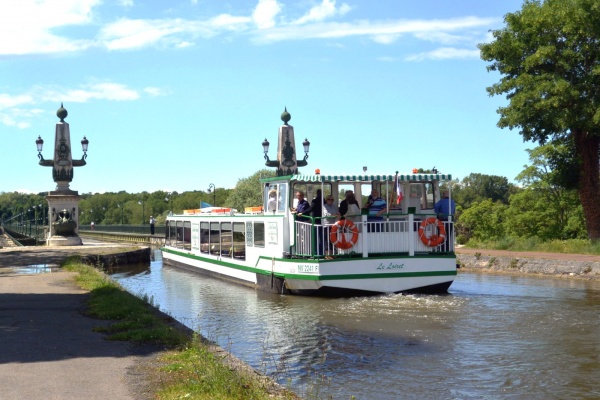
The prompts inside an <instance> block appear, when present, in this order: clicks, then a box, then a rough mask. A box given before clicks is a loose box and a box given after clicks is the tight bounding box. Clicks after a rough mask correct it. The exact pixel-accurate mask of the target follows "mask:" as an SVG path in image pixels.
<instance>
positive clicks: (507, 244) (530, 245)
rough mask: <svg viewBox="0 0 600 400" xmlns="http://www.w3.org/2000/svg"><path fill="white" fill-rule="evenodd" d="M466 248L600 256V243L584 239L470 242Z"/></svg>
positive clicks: (508, 239) (506, 239)
mask: <svg viewBox="0 0 600 400" xmlns="http://www.w3.org/2000/svg"><path fill="white" fill-rule="evenodd" d="M465 246H466V247H470V248H474V249H490V250H512V251H541V252H547V253H566V254H594V255H600V242H597V241H595V242H592V241H590V240H583V239H570V240H551V241H547V242H543V241H541V240H539V239H538V238H535V237H532V238H528V239H514V238H505V239H501V240H496V241H487V242H480V241H475V240H470V241H469V242H468V243H467V244H466V245H465Z"/></svg>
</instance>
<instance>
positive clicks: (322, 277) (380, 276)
mask: <svg viewBox="0 0 600 400" xmlns="http://www.w3.org/2000/svg"><path fill="white" fill-rule="evenodd" d="M162 251H164V252H167V253H171V254H175V255H178V256H181V257H185V258H190V259H194V260H198V261H201V262H206V263H209V264H215V265H220V266H222V267H227V268H233V269H236V270H240V271H246V272H253V273H257V274H261V275H271V271H267V270H264V269H260V268H255V267H247V266H244V265H238V264H233V263H230V262H226V261H219V260H215V259H212V258H206V257H200V256H196V255H193V254H189V253H183V252H179V251H175V250H171V249H165V248H163V249H162ZM406 258H409V257H406ZM411 258H413V257H411ZM427 258H434V257H431V256H428V257H427ZM435 258H454V256H440V257H435ZM260 259H267V260H269V261H271V260H273V258H270V257H260V258H259V260H260ZM382 259H385V258H383V257H382ZM275 260H276V261H278V262H285V263H297V262H299V261H301V262H302V263H314V264H322V263H323V262H320V261H318V260H290V259H287V258H275ZM340 261H342V260H340ZM356 261H358V260H356ZM331 262H335V261H331ZM257 264H258V261H257ZM456 274H457V273H456V270H451V271H424V272H388V273H384V272H382V273H377V274H351V275H350V274H349V275H299V274H282V273H279V272H275V273H274V274H273V275H274V276H276V277H279V278H286V279H297V280H306V281H331V280H340V279H386V278H415V277H430V276H456Z"/></svg>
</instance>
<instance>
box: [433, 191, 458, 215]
mask: <svg viewBox="0 0 600 400" xmlns="http://www.w3.org/2000/svg"><path fill="white" fill-rule="evenodd" d="M433 210H434V211H435V213H436V214H437V218H438V219H439V220H440V221H448V216H450V215H454V213H455V211H456V204H454V200H450V198H449V196H448V191H447V190H444V191H443V192H442V199H441V200H440V201H438V202H437V203H435V206H433Z"/></svg>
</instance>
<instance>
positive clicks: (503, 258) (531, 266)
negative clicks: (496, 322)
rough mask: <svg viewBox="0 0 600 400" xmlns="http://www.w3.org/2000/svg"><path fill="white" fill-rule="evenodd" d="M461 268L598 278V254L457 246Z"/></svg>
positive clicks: (464, 270)
mask: <svg viewBox="0 0 600 400" xmlns="http://www.w3.org/2000/svg"><path fill="white" fill-rule="evenodd" d="M456 261H457V263H458V264H459V266H460V271H462V272H483V273H507V274H517V275H544V276H555V277H559V278H569V279H585V280H600V256H597V255H590V254H563V253H543V252H515V251H509V250H481V249H468V248H464V247H461V248H458V249H456Z"/></svg>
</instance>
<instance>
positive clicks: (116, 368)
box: [0, 241, 158, 400]
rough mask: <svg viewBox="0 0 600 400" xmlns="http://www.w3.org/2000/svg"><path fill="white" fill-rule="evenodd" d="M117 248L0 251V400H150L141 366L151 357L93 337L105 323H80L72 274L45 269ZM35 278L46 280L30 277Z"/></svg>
mask: <svg viewBox="0 0 600 400" xmlns="http://www.w3.org/2000/svg"><path fill="white" fill-rule="evenodd" d="M84 244H85V241H84ZM120 247H123V246H119V245H115V244H98V243H95V244H88V245H84V246H77V247H70V248H62V247H57V248H49V247H40V248H31V247H29V248H27V247H5V246H3V248H2V249H0V388H2V389H0V398H1V399H3V400H12V399H15V400H16V399H27V398H28V399H61V400H69V399H77V400H79V399H88V400H92V399H103V400H104V399H113V400H118V399H136V400H137V399H151V398H153V397H152V393H150V389H149V388H148V387H146V386H145V384H146V382H148V380H147V379H144V378H143V369H142V366H143V365H145V363H147V362H150V361H148V360H151V359H153V357H156V355H157V354H158V353H157V350H158V349H156V348H155V347H153V346H146V347H144V346H140V347H137V346H132V345H131V344H129V343H124V342H116V341H108V340H105V336H104V334H102V333H97V332H94V328H95V327H98V326H103V325H106V324H107V322H106V321H100V320H97V319H93V318H90V317H88V316H86V315H85V313H84V311H85V300H86V298H87V295H88V294H87V292H86V291H84V290H81V289H79V288H78V287H77V286H75V284H74V283H73V280H72V278H73V274H72V273H69V272H60V271H58V270H56V269H53V268H50V265H51V264H58V263H59V262H60V261H62V260H63V259H64V258H65V257H67V256H69V255H72V254H97V253H98V252H99V253H103V254H106V252H111V251H112V252H114V251H117V249H118V248H120ZM130 248H131V246H130ZM40 266H43V268H41V267H40ZM15 267H16V268H15ZM23 267H25V268H23ZM40 270H44V271H46V272H47V271H53V272H47V273H32V272H35V271H40ZM24 272H25V273H24Z"/></svg>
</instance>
